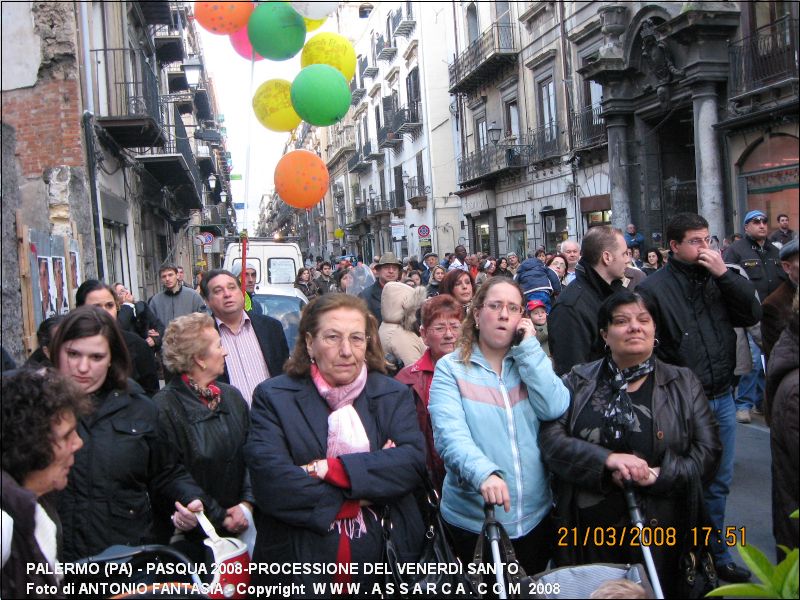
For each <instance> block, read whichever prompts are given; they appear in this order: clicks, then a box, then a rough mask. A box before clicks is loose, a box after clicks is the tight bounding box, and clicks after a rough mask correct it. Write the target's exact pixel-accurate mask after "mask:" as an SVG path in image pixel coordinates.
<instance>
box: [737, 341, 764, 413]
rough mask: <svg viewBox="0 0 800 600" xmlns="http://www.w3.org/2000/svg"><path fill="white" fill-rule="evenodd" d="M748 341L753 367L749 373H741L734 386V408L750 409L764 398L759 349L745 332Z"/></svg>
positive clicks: (762, 368)
mask: <svg viewBox="0 0 800 600" xmlns="http://www.w3.org/2000/svg"><path fill="white" fill-rule="evenodd" d="M747 341H748V342H749V343H750V356H751V357H752V358H753V368H752V370H751V371H750V372H749V373H745V374H744V375H742V377H741V379H739V386H738V387H737V388H736V410H752V409H753V408H755V407H756V406H758V407H760V406H761V401H762V400H763V398H764V380H765V378H764V365H762V364H761V350H760V349H759V347H758V346H757V345H756V343H755V342H754V341H753V338H752V336H751V335H750V334H749V333H748V334H747Z"/></svg>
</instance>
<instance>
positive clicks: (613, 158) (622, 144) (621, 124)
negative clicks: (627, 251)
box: [606, 114, 631, 231]
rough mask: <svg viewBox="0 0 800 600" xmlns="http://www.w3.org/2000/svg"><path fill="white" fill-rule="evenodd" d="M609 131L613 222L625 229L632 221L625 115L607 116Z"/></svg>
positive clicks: (614, 224)
mask: <svg viewBox="0 0 800 600" xmlns="http://www.w3.org/2000/svg"><path fill="white" fill-rule="evenodd" d="M606 131H607V132H608V170H609V174H608V175H609V178H610V186H611V224H612V225H613V226H614V227H618V228H619V229H622V230H623V231H625V227H626V226H627V225H628V223H630V222H631V200H630V194H629V193H628V152H627V147H628V144H627V131H628V123H627V118H626V117H625V115H620V114H617V115H608V116H606Z"/></svg>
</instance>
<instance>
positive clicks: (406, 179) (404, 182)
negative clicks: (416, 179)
mask: <svg viewBox="0 0 800 600" xmlns="http://www.w3.org/2000/svg"><path fill="white" fill-rule="evenodd" d="M409 179H411V176H410V175H409V174H408V173H406V172H405V171H403V187H405V188H407V187H408V180H409Z"/></svg>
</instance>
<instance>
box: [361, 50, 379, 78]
mask: <svg viewBox="0 0 800 600" xmlns="http://www.w3.org/2000/svg"><path fill="white" fill-rule="evenodd" d="M362 60H363V61H364V62H363V63H362V62H361V61H359V63H358V64H359V70H360V71H361V81H364V78H365V77H369V78H370V79H374V78H375V75H377V74H378V67H377V66H376V65H375V64H374V63H372V62H370V59H369V57H366V56H365V57H363V58H362Z"/></svg>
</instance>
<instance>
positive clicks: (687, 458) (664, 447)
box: [539, 359, 722, 562]
mask: <svg viewBox="0 0 800 600" xmlns="http://www.w3.org/2000/svg"><path fill="white" fill-rule="evenodd" d="M604 364H605V359H601V360H597V361H594V362H591V363H587V364H583V365H577V366H576V367H574V368H573V369H572V371H570V373H568V374H567V375H565V376H564V377H563V381H564V384H565V385H566V386H567V388H568V389H569V390H570V395H571V397H572V400H571V403H570V407H569V410H568V411H567V412H566V413H565V414H564V415H563V416H562V417H561V418H560V419H559V420H557V421H550V422H548V423H544V424H543V425H542V429H541V431H540V433H539V447H540V449H541V451H542V459H543V460H544V463H545V465H547V468H548V469H550V471H551V472H552V473H553V475H554V476H555V483H556V514H557V517H558V520H559V525H560V526H562V525H563V526H568V527H574V526H577V525H578V523H577V502H578V498H579V495H580V493H581V492H589V493H595V494H598V493H599V494H604V493H608V492H609V491H610V490H612V489H614V488H613V487H612V486H613V485H614V484H613V483H612V482H611V477H610V475H611V473H610V472H609V471H608V470H607V469H606V468H605V461H606V458H608V455H609V454H611V450H608V449H607V448H604V447H602V446H600V445H598V444H593V443H591V442H588V441H585V440H582V439H579V438H577V437H575V436H574V427H575V422H576V420H577V418H578V416H579V414H580V413H581V411H582V410H583V409H584V408H585V407H586V405H587V404H589V403H590V402H591V401H592V399H593V397H594V392H595V389H596V388H597V382H598V381H599V379H600V378H601V377H606V376H607V375H606V373H607V370H606V369H605V367H604ZM650 376H651V377H654V378H655V380H654V387H653V399H652V401H653V403H652V411H653V412H652V418H653V420H652V423H653V452H654V456H656V457H658V458H657V459H656V460H654V461H652V464H651V465H650V466H651V467H660V468H661V470H660V474H659V476H658V479H657V480H656V482H655V483H654V484H653V485H652V486H649V487H646V488H640V490H639V491H640V496H641V497H642V504H644V506H643V511H644V514H645V517H646V519H647V520H648V521H649V525H650V526H652V527H655V526H658V525H659V524H663V525H664V526H668V525H671V524H672V523H673V522H674V520H675V519H676V518H677V517H678V515H679V511H680V510H681V507H682V501H683V499H684V498H685V494H684V490H685V489H686V487H687V482H688V481H689V476H690V475H689V473H690V472H692V473H694V470H692V471H689V465H690V464H691V463H693V465H696V466H697V467H698V468H699V470H700V472H701V473H702V478H703V480H704V481H708V480H710V479H711V478H712V477H713V476H714V474H715V473H716V470H717V466H718V464H719V458H720V455H721V452H722V444H721V443H720V440H719V429H718V427H717V423H716V420H715V419H714V415H713V413H712V412H711V409H710V408H709V404H708V401H707V400H706V396H705V394H704V393H703V388H702V386H701V385H700V382H699V381H698V379H697V377H696V376H695V375H694V373H692V372H691V371H690V370H689V369H685V368H682V367H675V366H673V365H669V364H667V363H664V362H662V361H660V360H658V359H656V363H655V371H653V373H652V374H651V375H650ZM583 525H591V524H589V523H586V524H583ZM573 550H574V551H575V553H576V554H575V555H574V556H572V558H571V559H569V560H580V548H573ZM562 562H563V559H562Z"/></svg>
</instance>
